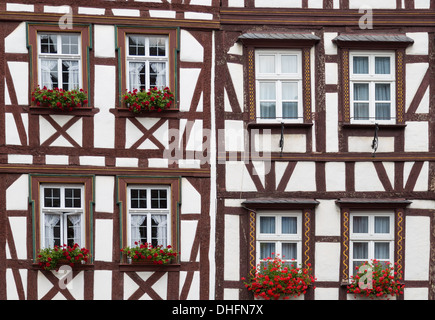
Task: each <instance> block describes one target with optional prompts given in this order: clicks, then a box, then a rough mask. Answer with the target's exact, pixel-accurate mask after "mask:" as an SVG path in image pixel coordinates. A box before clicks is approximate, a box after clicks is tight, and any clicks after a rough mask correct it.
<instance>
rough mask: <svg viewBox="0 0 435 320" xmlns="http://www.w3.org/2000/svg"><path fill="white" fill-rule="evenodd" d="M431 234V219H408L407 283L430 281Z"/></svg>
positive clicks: (406, 236) (416, 217)
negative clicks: (411, 281)
mask: <svg viewBox="0 0 435 320" xmlns="http://www.w3.org/2000/svg"><path fill="white" fill-rule="evenodd" d="M430 232H431V230H430V217H418V216H407V217H406V221H405V255H404V258H405V271H404V275H405V281H410V280H420V281H425V280H428V279H429V262H430Z"/></svg>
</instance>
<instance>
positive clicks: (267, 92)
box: [260, 82, 276, 100]
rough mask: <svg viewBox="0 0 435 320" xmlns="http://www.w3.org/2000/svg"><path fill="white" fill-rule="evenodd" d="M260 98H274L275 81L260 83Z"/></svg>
mask: <svg viewBox="0 0 435 320" xmlns="http://www.w3.org/2000/svg"><path fill="white" fill-rule="evenodd" d="M260 100H276V84H275V82H261V83H260Z"/></svg>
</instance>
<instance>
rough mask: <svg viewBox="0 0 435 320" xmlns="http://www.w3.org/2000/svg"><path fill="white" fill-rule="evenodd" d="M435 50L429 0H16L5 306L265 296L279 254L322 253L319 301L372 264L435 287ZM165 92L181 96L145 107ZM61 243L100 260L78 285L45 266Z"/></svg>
mask: <svg viewBox="0 0 435 320" xmlns="http://www.w3.org/2000/svg"><path fill="white" fill-rule="evenodd" d="M434 60H435V2H434V1H433V0H387V1H359V0H340V1H338V0H337V1H336V0H268V1H265V0H220V1H218V0H129V1H103V0H92V1H82V0H80V1H74V2H71V1H66V0H65V1H64V0H62V1H48V0H47V1H43V2H40V1H34V0H25V1H18V0H10V1H4V2H2V3H0V65H1V68H0V78H1V80H0V299H2V300H6V299H7V300H13V299H22V300H24V299H29V300H50V299H71V300H72V299H77V300H91V299H98V300H111V299H113V300H122V299H124V300H127V299H130V300H138V299H148V300H158V299H163V300H165V299H167V300H178V299H180V300H185V299H188V300H215V299H217V300H221V299H234V300H237V299H240V300H245V299H252V298H253V297H252V296H251V295H250V293H249V292H248V291H247V290H246V289H245V287H244V285H243V281H242V278H243V277H248V276H249V274H250V272H251V270H252V268H253V267H254V266H255V265H256V264H257V263H258V262H259V260H260V259H262V258H264V257H267V256H268V255H271V254H272V252H273V253H278V254H280V255H283V256H286V257H288V258H289V259H290V258H292V259H295V260H296V261H297V263H299V264H302V265H307V264H308V263H310V264H311V266H312V267H313V270H314V273H315V276H316V278H317V280H316V289H315V290H314V289H312V288H311V289H309V290H308V292H307V293H306V294H305V295H304V296H303V298H304V299H307V300H322V299H332V300H346V299H353V296H352V295H349V294H347V290H346V285H347V284H348V283H349V280H350V277H351V276H352V275H353V272H354V271H353V270H354V269H355V268H354V267H355V266H356V265H358V263H359V262H361V261H363V260H369V259H375V258H376V259H378V260H381V261H389V262H392V263H396V264H397V268H398V270H399V271H403V279H402V280H403V281H404V283H405V285H406V287H405V291H404V294H403V295H402V296H400V298H399V299H406V300H407V299H434V298H435V291H434V289H433V281H434V277H435V274H434V263H435V261H434V257H435V251H434V250H435V249H434V247H433V241H434V238H433V234H434V231H433V228H435V226H434V223H433V215H434V213H435V197H434V196H435V193H434V191H435V190H434V167H433V165H434V164H433V160H434V159H433V157H434V151H435V150H434V148H435V145H434V141H433V139H434V134H435V133H434V130H433V127H434V123H433V122H434V121H435V118H434V110H433V108H434V106H435V101H434V98H433V97H434V96H435V91H434V90H435V61H434ZM43 86H45V87H48V88H61V89H62V90H69V89H71V88H80V89H81V90H82V91H83V92H85V93H86V94H87V103H86V105H85V106H83V107H80V108H76V109H73V110H71V111H60V110H55V109H51V108H48V107H46V106H43V105H38V104H37V103H35V101H33V100H34V99H33V97H34V96H33V95H32V92H34V91H35V90H36V89H37V88H38V87H43ZM152 87H159V88H163V87H168V88H169V89H170V90H171V91H172V92H173V94H174V97H175V98H174V103H173V104H172V105H171V106H170V107H169V108H168V109H165V110H150V111H147V112H145V113H140V114H136V113H133V112H131V111H130V110H129V109H128V107H127V106H126V104H125V102H124V101H123V94H124V93H125V92H128V91H133V90H135V89H137V90H141V89H144V90H146V89H148V88H152ZM135 241H138V242H142V241H143V242H152V243H156V244H162V245H165V246H166V245H171V246H172V247H173V248H175V250H176V251H178V252H179V256H178V257H177V259H175V260H173V261H172V262H171V263H170V264H167V265H137V264H131V263H128V261H126V260H125V259H124V257H123V255H122V254H121V249H122V248H124V247H126V246H129V245H132V244H133V243H134V242H135ZM64 243H79V244H80V246H83V247H86V248H87V249H89V251H90V253H91V259H90V261H88V263H86V264H82V265H80V266H77V267H74V269H73V273H72V275H71V279H70V282H69V283H68V285H67V286H66V288H65V287H63V284H64V281H63V280H61V277H62V275H61V274H60V273H56V272H52V271H46V270H42V269H41V267H40V266H39V265H38V263H37V255H38V251H39V250H40V249H42V248H45V247H49V246H52V245H53V244H57V245H62V244H64Z"/></svg>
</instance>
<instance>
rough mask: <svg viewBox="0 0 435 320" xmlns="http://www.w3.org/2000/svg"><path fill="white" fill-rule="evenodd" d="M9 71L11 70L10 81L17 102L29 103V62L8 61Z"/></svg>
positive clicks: (21, 103)
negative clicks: (12, 84)
mask: <svg viewBox="0 0 435 320" xmlns="http://www.w3.org/2000/svg"><path fill="white" fill-rule="evenodd" d="M7 64H8V67H9V71H10V72H11V76H12V82H13V83H14V88H15V93H16V95H17V100H18V104H20V105H28V104H29V63H28V62H21V61H8V62H7Z"/></svg>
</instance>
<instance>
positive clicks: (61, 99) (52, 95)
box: [31, 86, 92, 113]
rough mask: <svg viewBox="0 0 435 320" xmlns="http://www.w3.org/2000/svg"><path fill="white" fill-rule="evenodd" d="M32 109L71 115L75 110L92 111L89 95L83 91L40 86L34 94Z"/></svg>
mask: <svg viewBox="0 0 435 320" xmlns="http://www.w3.org/2000/svg"><path fill="white" fill-rule="evenodd" d="M31 109H38V110H50V111H57V112H59V113H70V112H73V111H75V110H92V107H89V106H88V94H87V92H86V91H84V90H83V89H72V90H64V89H61V88H54V89H49V88H47V87H45V86H44V87H43V88H40V87H39V86H38V87H37V88H36V89H35V90H34V91H33V92H32V107H31Z"/></svg>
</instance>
